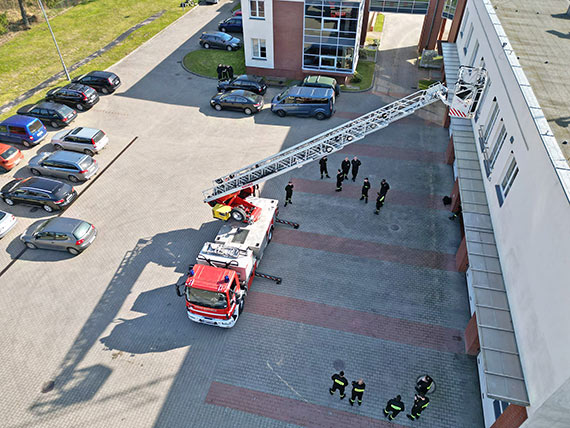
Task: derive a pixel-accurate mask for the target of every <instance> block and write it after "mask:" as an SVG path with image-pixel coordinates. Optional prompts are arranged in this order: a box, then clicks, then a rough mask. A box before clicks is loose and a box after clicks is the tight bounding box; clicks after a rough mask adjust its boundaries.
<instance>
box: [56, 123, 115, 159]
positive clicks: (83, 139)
mask: <svg viewBox="0 0 570 428" xmlns="http://www.w3.org/2000/svg"><path fill="white" fill-rule="evenodd" d="M108 142H109V137H107V135H106V134H105V133H104V132H103V131H101V130H100V129H95V128H83V127H79V128H73V129H72V130H71V131H67V130H66V131H60V132H58V133H57V134H55V135H54V136H53V138H52V139H51V143H52V144H53V147H54V148H55V149H56V150H62V149H65V150H73V151H75V152H81V153H85V154H86V155H89V156H93V155H94V154H95V153H99V152H100V151H101V150H103V149H104V148H105V146H106V145H107V143H108Z"/></svg>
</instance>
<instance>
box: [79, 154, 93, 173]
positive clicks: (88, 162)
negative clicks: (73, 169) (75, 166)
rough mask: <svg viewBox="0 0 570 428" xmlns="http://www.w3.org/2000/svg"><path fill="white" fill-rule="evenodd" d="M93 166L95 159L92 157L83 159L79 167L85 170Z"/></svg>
mask: <svg viewBox="0 0 570 428" xmlns="http://www.w3.org/2000/svg"><path fill="white" fill-rule="evenodd" d="M92 164H93V158H92V157H84V158H83V159H81V161H80V162H79V167H80V168H81V169H82V170H84V169H87V168H89V167H90V166H91V165H92Z"/></svg>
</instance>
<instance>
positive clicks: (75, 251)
mask: <svg viewBox="0 0 570 428" xmlns="http://www.w3.org/2000/svg"><path fill="white" fill-rule="evenodd" d="M67 252H68V253H69V254H73V255H74V256H76V255H78V254H79V253H80V252H81V251H79V250H78V249H77V248H72V247H69V248H68V249H67Z"/></svg>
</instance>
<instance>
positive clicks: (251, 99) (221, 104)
mask: <svg viewBox="0 0 570 428" xmlns="http://www.w3.org/2000/svg"><path fill="white" fill-rule="evenodd" d="M210 105H211V106H212V107H213V108H215V109H216V110H218V111H220V110H223V109H231V110H241V111H243V112H244V113H245V114H247V115H248V116H249V115H250V114H253V113H257V112H258V111H259V110H261V109H262V108H263V97H262V96H261V95H257V94H254V93H253V92H250V91H244V90H243V89H237V90H234V91H229V92H224V93H219V94H216V95H214V96H213V97H212V99H211V100H210Z"/></svg>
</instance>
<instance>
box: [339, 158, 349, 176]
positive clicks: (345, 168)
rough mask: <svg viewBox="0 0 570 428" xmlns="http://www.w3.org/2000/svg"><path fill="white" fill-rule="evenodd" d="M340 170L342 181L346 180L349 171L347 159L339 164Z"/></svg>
mask: <svg viewBox="0 0 570 428" xmlns="http://www.w3.org/2000/svg"><path fill="white" fill-rule="evenodd" d="M340 169H342V174H343V176H344V177H343V179H344V180H346V179H347V178H348V172H349V171H350V161H349V160H348V158H344V160H343V161H342V163H341V164H340Z"/></svg>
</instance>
